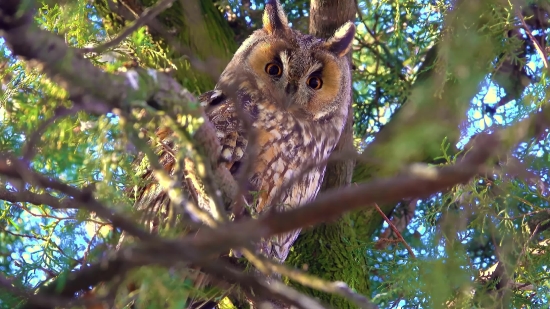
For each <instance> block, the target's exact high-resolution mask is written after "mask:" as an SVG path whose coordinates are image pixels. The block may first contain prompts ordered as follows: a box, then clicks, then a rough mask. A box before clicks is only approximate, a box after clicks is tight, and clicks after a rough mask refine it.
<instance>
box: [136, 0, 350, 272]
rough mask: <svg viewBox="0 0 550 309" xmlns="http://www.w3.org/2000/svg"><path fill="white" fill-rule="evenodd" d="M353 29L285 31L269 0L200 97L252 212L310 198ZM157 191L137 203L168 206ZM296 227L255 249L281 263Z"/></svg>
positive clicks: (342, 109) (346, 100)
mask: <svg viewBox="0 0 550 309" xmlns="http://www.w3.org/2000/svg"><path fill="white" fill-rule="evenodd" d="M354 34H355V26H354V25H353V23H351V22H348V23H346V24H344V25H343V26H342V27H340V28H339V29H338V30H337V31H336V32H335V33H334V35H333V36H332V37H331V38H329V39H326V40H325V39H320V38H317V37H314V36H311V35H305V34H302V33H300V32H298V31H296V30H293V29H291V28H290V26H289V24H288V20H287V18H286V15H285V13H284V12H283V9H282V7H281V4H280V3H279V1H276V0H268V1H267V3H266V6H265V11H264V15H263V28H261V29H259V30H256V31H255V32H254V33H253V34H252V35H251V36H250V37H249V38H248V39H247V40H246V41H245V42H244V43H243V44H242V45H241V47H240V48H239V49H238V50H237V52H236V53H235V55H234V57H233V59H232V60H231V62H230V63H229V64H228V65H227V67H226V68H225V70H224V71H223V73H222V74H221V76H220V79H219V81H218V83H217V85H216V87H215V89H214V90H212V91H209V92H206V93H204V94H203V95H201V96H200V101H201V104H202V105H203V106H205V107H206V114H207V116H208V118H209V120H210V121H211V122H212V123H213V125H214V126H215V128H216V131H217V135H218V138H219V140H220V142H221V144H222V151H221V154H220V161H223V162H225V163H226V164H227V165H228V167H230V170H231V172H232V174H234V175H235V176H239V177H244V179H246V180H247V185H248V187H247V189H248V190H249V191H250V192H255V193H254V194H251V195H250V196H247V197H246V200H247V202H248V203H249V206H250V207H248V208H250V209H252V212H253V213H254V215H262V214H264V213H265V212H267V211H268V210H270V209H276V210H284V209H285V208H286V207H298V206H300V205H303V204H304V203H307V202H310V201H311V200H313V199H314V198H315V197H316V195H317V193H318V191H319V188H320V186H321V183H322V180H323V176H324V172H325V163H323V162H326V160H327V159H328V157H329V156H330V154H331V153H332V151H333V150H334V148H335V146H336V144H337V142H338V140H339V138H340V135H341V133H342V131H343V128H344V124H345V121H346V119H347V113H348V107H349V104H351V73H350V66H349V62H348V60H347V57H346V54H347V53H348V51H349V50H350V48H351V45H352V42H353V38H354ZM243 117H244V118H243ZM250 131H252V132H250ZM250 133H253V134H250ZM157 134H158V135H159V136H160V135H163V136H164V137H166V135H167V134H169V132H168V131H166V130H164V131H162V130H161V131H159V132H158V133H157ZM163 136H160V137H161V138H164V137H163ZM171 158H172V157H171V156H170V155H169V154H168V153H166V152H161V162H162V163H163V164H165V165H167V164H172V163H173V162H172V163H171V162H169V161H171V160H172V161H173V159H171ZM247 160H249V161H247ZM172 165H173V164H172ZM172 165H171V166H172ZM239 166H240V167H242V166H249V168H246V169H244V168H241V169H239ZM311 166H314V167H313V168H309V167H311ZM306 168H308V170H307V171H306ZM167 169H168V170H170V171H171V172H172V173H173V170H172V169H173V168H172V167H170V168H167ZM247 171H248V172H249V173H248V174H246V175H243V173H245V172H247ZM145 177H152V176H151V173H148V174H147V175H146V176H145ZM289 182H292V184H291V185H289V184H288V183H289ZM156 188H157V189H155V190H153V191H155V192H150V190H145V191H142V193H141V194H140V198H139V199H140V200H141V201H138V203H140V204H142V205H144V204H151V203H154V204H159V201H160V200H162V203H166V200H167V197H166V196H165V194H164V195H162V194H163V193H161V192H160V191H159V190H158V186H157V187H156ZM147 191H149V192H147ZM155 194H156V196H155ZM154 208H158V207H157V206H154ZM299 232H300V231H299V230H297V231H293V232H291V233H286V234H284V235H277V236H275V237H273V238H272V239H266V240H262V241H261V242H260V244H259V247H258V251H260V252H261V253H263V254H264V255H265V256H267V257H269V258H274V259H276V260H278V261H281V262H282V261H284V260H285V259H286V257H287V255H288V252H289V249H290V247H291V246H292V244H293V243H294V241H295V240H296V238H297V236H298V234H299Z"/></svg>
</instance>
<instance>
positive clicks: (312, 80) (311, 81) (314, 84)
mask: <svg viewBox="0 0 550 309" xmlns="http://www.w3.org/2000/svg"><path fill="white" fill-rule="evenodd" d="M307 85H308V86H309V88H311V89H313V90H319V89H321V87H322V86H323V81H322V80H321V79H320V78H319V77H317V76H310V77H309V78H308V79H307Z"/></svg>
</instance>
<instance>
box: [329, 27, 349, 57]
mask: <svg viewBox="0 0 550 309" xmlns="http://www.w3.org/2000/svg"><path fill="white" fill-rule="evenodd" d="M354 36H355V25H354V24H353V23H352V22H351V21H348V22H347V23H345V24H344V25H342V27H340V28H338V30H336V32H334V35H333V36H332V37H331V38H330V39H328V40H327V42H326V43H325V47H326V48H327V49H328V50H329V51H331V52H333V53H335V54H336V55H337V56H338V57H342V56H344V55H345V54H347V53H348V51H349V50H350V48H351V45H352V43H353V38H354Z"/></svg>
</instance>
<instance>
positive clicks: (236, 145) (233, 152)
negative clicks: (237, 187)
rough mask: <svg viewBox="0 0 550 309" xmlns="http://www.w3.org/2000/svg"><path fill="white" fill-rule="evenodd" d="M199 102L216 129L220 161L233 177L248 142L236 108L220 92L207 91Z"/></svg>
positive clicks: (229, 99) (200, 97) (228, 98)
mask: <svg viewBox="0 0 550 309" xmlns="http://www.w3.org/2000/svg"><path fill="white" fill-rule="evenodd" d="M199 100H200V102H201V105H202V106H205V107H206V115H207V116H208V118H209V120H210V122H211V123H212V124H213V125H214V127H215V129H216V135H217V137H218V140H219V141H220V145H221V146H222V151H221V153H220V161H221V162H226V163H227V167H228V168H229V170H230V171H231V173H232V174H233V175H234V174H235V173H236V172H237V169H238V166H239V165H240V161H241V160H242V159H243V156H244V154H245V151H246V146H247V145H248V140H247V138H246V133H245V130H244V127H243V125H242V122H241V121H240V118H239V114H238V112H237V109H236V108H237V107H236V105H235V103H234V102H233V101H232V100H231V98H230V97H228V96H226V95H225V94H224V93H223V92H222V91H221V90H212V91H208V92H206V93H204V94H202V95H201V96H199Z"/></svg>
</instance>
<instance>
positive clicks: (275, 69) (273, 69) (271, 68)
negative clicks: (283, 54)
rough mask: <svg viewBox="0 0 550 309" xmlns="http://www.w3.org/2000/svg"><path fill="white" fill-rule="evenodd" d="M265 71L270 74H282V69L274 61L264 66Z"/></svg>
mask: <svg viewBox="0 0 550 309" xmlns="http://www.w3.org/2000/svg"><path fill="white" fill-rule="evenodd" d="M265 72H266V73H267V74H269V75H271V76H276V77H277V76H281V74H283V69H282V68H281V66H280V65H278V64H276V63H268V64H267V65H266V66H265Z"/></svg>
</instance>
